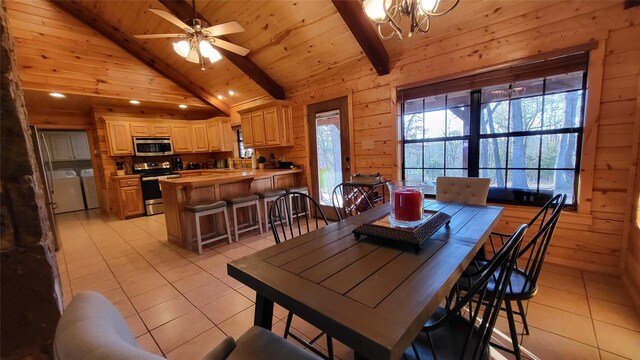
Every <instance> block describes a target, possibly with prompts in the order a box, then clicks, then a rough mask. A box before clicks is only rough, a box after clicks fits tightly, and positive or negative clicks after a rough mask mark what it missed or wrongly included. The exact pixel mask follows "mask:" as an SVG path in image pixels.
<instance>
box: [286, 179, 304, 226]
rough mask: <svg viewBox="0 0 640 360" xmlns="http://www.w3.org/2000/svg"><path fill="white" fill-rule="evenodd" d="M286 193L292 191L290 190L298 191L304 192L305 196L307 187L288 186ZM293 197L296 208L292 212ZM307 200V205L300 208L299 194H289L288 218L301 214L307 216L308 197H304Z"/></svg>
mask: <svg viewBox="0 0 640 360" xmlns="http://www.w3.org/2000/svg"><path fill="white" fill-rule="evenodd" d="M285 191H286V192H287V194H288V193H292V192H298V193H302V194H305V195H307V196H309V188H308V187H306V186H294V187H290V188H288V189H286V190H285ZM294 198H296V199H295V201H296V202H297V203H298V206H297V207H296V208H297V209H298V210H297V211H296V212H295V213H294V212H293V200H294ZM306 202H307V206H306V207H305V208H304V210H302V209H300V199H299V196H290V197H289V209H290V210H289V212H290V214H289V215H290V218H291V219H293V217H294V216H296V217H298V216H301V215H304V216H306V217H307V218H308V217H309V215H310V214H309V199H306Z"/></svg>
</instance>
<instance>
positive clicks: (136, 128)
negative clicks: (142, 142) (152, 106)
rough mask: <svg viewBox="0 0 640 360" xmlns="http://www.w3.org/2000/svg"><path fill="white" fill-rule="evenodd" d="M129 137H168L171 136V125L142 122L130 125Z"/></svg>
mask: <svg viewBox="0 0 640 360" xmlns="http://www.w3.org/2000/svg"><path fill="white" fill-rule="evenodd" d="M131 136H142V137H144V136H148V137H169V136H171V125H169V124H148V123H144V122H136V123H131Z"/></svg>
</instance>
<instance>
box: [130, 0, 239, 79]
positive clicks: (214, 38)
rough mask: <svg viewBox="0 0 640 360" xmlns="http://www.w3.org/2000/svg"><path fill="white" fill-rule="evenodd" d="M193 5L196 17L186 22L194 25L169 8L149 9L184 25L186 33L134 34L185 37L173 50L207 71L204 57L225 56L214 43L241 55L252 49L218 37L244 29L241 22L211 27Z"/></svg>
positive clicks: (215, 59)
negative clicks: (199, 17)
mask: <svg viewBox="0 0 640 360" xmlns="http://www.w3.org/2000/svg"><path fill="white" fill-rule="evenodd" d="M192 7H193V18H192V19H188V20H185V21H186V22H190V23H191V25H187V24H186V23H185V22H183V21H182V20H180V19H178V18H177V17H175V16H174V15H173V14H171V13H169V12H167V11H164V10H159V9H149V11H151V12H152V13H154V14H156V15H158V16H160V17H161V18H163V19H165V20H167V21H169V22H170V23H172V24H174V25H175V26H177V27H179V28H181V29H182V30H183V31H184V33H182V34H149V35H134V37H136V38H138V39H174V38H177V39H182V40H180V41H178V42H176V43H173V50H174V51H175V52H176V53H178V55H180V56H182V57H183V58H185V59H187V61H190V62H193V63H196V64H200V68H201V69H202V70H204V58H208V59H209V61H210V62H211V63H213V62H215V61H218V60H220V59H221V58H222V56H221V55H220V53H219V52H218V50H216V49H215V48H214V46H215V47H219V48H221V49H225V50H228V51H231V52H234V53H236V54H238V55H240V56H245V55H247V54H248V53H249V49H247V48H244V47H242V46H238V45H236V44H232V43H230V42H228V41H225V40H222V39H220V38H218V36H221V35H226V34H233V33H238V32H243V31H244V28H243V27H242V26H241V25H240V24H238V23H237V22H235V21H230V22H227V23H224V24H219V25H213V26H208V25H209V24H207V23H206V22H205V21H203V20H201V19H198V18H197V16H196V4H195V0H192ZM212 45H213V46H212Z"/></svg>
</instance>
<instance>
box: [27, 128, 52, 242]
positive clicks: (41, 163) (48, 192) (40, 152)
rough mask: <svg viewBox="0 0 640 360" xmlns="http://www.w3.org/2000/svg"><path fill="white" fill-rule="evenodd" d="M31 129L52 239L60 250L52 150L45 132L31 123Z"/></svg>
mask: <svg viewBox="0 0 640 360" xmlns="http://www.w3.org/2000/svg"><path fill="white" fill-rule="evenodd" d="M29 130H31V140H32V142H33V150H34V152H35V155H36V159H37V160H38V167H39V169H40V180H41V182H42V185H43V186H44V190H45V193H44V200H45V206H46V213H47V217H48V218H49V224H50V225H49V226H50V228H51V234H52V237H51V241H52V245H53V247H54V248H55V249H56V250H58V248H59V242H58V238H59V235H58V226H57V224H56V218H55V215H54V213H53V209H54V208H55V207H56V204H55V203H54V202H53V164H52V163H51V151H49V144H47V140H46V138H45V136H44V134H43V133H42V132H40V130H39V129H38V128H37V127H36V126H34V125H30V126H29Z"/></svg>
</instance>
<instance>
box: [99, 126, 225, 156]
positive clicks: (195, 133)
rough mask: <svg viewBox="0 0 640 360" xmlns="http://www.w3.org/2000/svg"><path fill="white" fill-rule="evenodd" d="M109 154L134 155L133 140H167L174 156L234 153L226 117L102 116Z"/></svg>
mask: <svg viewBox="0 0 640 360" xmlns="http://www.w3.org/2000/svg"><path fill="white" fill-rule="evenodd" d="M105 121H106V129H107V142H108V144H109V155H111V156H125V155H133V153H134V151H133V150H134V149H133V137H170V138H171V143H172V146H173V152H174V153H175V154H186V153H194V152H195V153H207V152H216V151H233V144H234V136H233V130H231V120H230V119H229V118H226V117H225V118H213V119H209V120H168V119H133V118H125V117H112V116H105Z"/></svg>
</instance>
